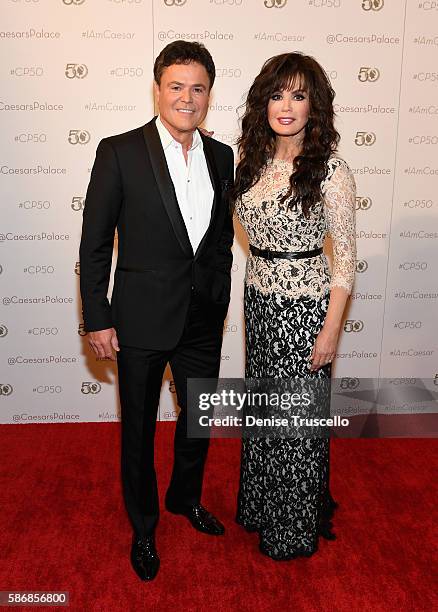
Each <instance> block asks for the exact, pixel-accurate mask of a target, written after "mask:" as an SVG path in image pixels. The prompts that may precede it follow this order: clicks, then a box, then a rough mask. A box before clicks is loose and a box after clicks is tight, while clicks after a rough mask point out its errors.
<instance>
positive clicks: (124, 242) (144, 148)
mask: <svg viewBox="0 0 438 612" xmlns="http://www.w3.org/2000/svg"><path fill="white" fill-rule="evenodd" d="M155 119H156V118H154V119H153V120H152V121H150V122H149V123H147V124H146V125H144V126H143V127H140V128H137V129H134V130H131V131H129V132H126V133H124V134H119V135H117V136H111V137H109V138H104V139H103V140H101V142H100V143H99V145H98V147H97V151H96V159H95V162H94V165H93V169H92V172H91V178H90V183H89V186H88V190H87V195H86V200H85V208H84V215H83V226H82V239H81V246H80V262H81V272H80V286H81V296H82V308H83V316H84V323H85V329H86V330H87V331H96V330H101V329H107V328H110V327H115V329H116V330H117V335H118V339H119V342H120V343H121V344H125V345H127V346H137V347H141V348H149V349H157V350H167V349H170V348H173V347H174V346H176V344H177V342H178V340H179V338H180V336H181V334H182V332H183V327H184V322H185V318H186V314H187V310H188V306H189V303H190V299H191V296H192V295H193V292H195V293H196V295H197V296H198V297H199V298H200V299H201V300H202V301H204V302H205V308H206V309H207V312H208V313H209V316H211V317H212V324H217V321H220V322H221V323H223V320H224V318H225V316H226V312H227V308H228V304H229V300H230V286H231V276H230V272H231V265H232V253H231V245H232V242H233V224H232V217H231V215H230V213H229V206H228V201H227V197H226V196H227V190H228V189H229V188H230V187H231V186H232V184H233V170H234V162H233V152H232V149H231V147H229V146H227V145H224V144H222V143H220V142H218V141H217V140H214V139H212V138H206V137H204V136H203V135H202V134H201V138H202V141H203V144H204V153H205V157H206V160H207V165H208V169H209V173H210V178H211V182H212V185H213V188H214V202H213V206H212V213H211V219H210V225H209V227H208V230H207V232H206V233H205V235H204V237H203V239H202V241H201V243H200V245H199V247H198V249H197V251H196V253H193V249H192V246H191V244H190V240H189V237H188V234H187V230H186V226H185V224H184V220H183V217H182V215H181V211H180V209H179V206H178V201H177V199H176V195H175V190H174V187H173V183H172V180H171V177H170V173H169V170H168V167H167V163H166V158H165V156H164V151H163V148H162V146H161V140H160V137H159V134H158V131H157V128H156V125H155ZM116 228H117V235H118V258H117V267H116V270H115V275H114V289H113V293H112V298H111V304H110V302H109V301H108V299H107V292H108V285H109V280H110V271H111V261H112V252H113V244H114V234H115V230H116Z"/></svg>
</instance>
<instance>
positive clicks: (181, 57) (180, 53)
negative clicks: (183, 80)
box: [154, 40, 216, 89]
mask: <svg viewBox="0 0 438 612" xmlns="http://www.w3.org/2000/svg"><path fill="white" fill-rule="evenodd" d="M192 62H196V63H198V64H201V66H204V68H205V69H206V71H207V74H208V77H209V79H210V89H211V88H212V87H213V83H214V79H215V77H216V68H215V66H214V62H213V58H212V57H211V55H210V52H209V51H208V49H206V48H205V47H204V45H203V44H202V43H198V42H187V41H186V40H177V41H175V42H172V43H170V44H168V45H167V46H166V47H164V49H163V50H162V51H161V53H160V54H159V56H158V57H157V59H156V60H155V64H154V79H155V81H156V82H157V83H158V85H159V84H160V81H161V75H162V74H163V71H164V69H165V68H167V67H168V66H172V65H173V64H191V63H192Z"/></svg>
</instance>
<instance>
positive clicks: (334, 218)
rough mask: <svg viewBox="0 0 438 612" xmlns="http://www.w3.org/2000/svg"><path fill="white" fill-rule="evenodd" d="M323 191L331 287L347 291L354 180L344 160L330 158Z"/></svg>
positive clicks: (350, 284)
mask: <svg viewBox="0 0 438 612" xmlns="http://www.w3.org/2000/svg"><path fill="white" fill-rule="evenodd" d="M322 192H323V195H324V212H325V216H326V219H327V225H328V231H329V233H330V235H331V237H332V241H333V270H332V278H331V282H330V288H332V287H343V288H344V289H346V290H347V291H348V293H349V294H350V293H351V290H352V287H353V282H354V274H355V269H356V183H355V181H354V176H353V174H352V172H351V170H350V168H349V167H348V165H347V164H346V163H345V162H344V161H343V160H341V159H337V158H335V159H332V160H330V162H329V172H328V176H327V178H326V180H325V182H324V185H323V189H322Z"/></svg>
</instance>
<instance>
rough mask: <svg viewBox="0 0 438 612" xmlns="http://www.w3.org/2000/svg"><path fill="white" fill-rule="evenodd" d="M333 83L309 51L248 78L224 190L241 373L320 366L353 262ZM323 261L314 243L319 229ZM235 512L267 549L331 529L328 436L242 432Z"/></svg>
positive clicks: (326, 364)
mask: <svg viewBox="0 0 438 612" xmlns="http://www.w3.org/2000/svg"><path fill="white" fill-rule="evenodd" d="M333 99H334V92H333V90H332V88H331V86H330V82H329V80H328V78H327V76H326V74H325V72H324V71H323V69H322V68H321V67H320V65H319V64H318V63H317V62H316V61H315V60H314V59H313V58H311V57H308V56H303V55H301V54H300V53H288V54H282V55H279V56H276V57H274V58H271V59H270V60H268V61H267V62H266V63H265V65H264V66H263V68H262V70H261V72H260V74H259V75H258V76H257V77H256V79H255V81H254V83H253V85H252V86H251V88H250V90H249V93H248V97H247V101H246V108H245V113H244V116H243V119H242V135H241V137H240V139H239V152H240V161H239V164H238V167H237V172H236V184H235V191H234V194H233V200H234V203H235V210H236V213H237V216H238V218H239V220H240V222H241V224H242V225H243V227H244V229H245V231H246V233H247V235H248V239H249V243H250V253H249V257H248V260H247V268H246V277H245V298H244V304H245V326H246V377H247V378H250V379H259V378H276V379H279V378H284V379H287V378H296V377H300V378H305V379H308V378H312V377H313V378H329V377H330V375H331V361H332V359H333V358H334V356H335V354H336V346H337V342H338V337H339V332H340V329H341V319H342V315H343V311H344V308H345V304H346V301H347V298H348V295H349V294H350V292H351V289H352V284H353V278H354V271H355V259H356V250H355V183H354V178H353V175H352V173H351V171H350V169H349V168H348V166H347V164H346V163H345V162H344V161H343V160H342V159H340V158H339V157H337V156H336V155H335V151H336V148H337V145H338V141H339V134H338V133H337V132H336V130H335V128H334V125H333V120H334V112H333ZM327 233H329V234H330V235H331V238H332V244H333V268H332V271H331V272H330V268H329V265H328V260H327V258H326V256H325V255H324V254H323V253H322V246H323V242H324V238H325V236H326V234H327ZM241 461H242V463H241V476H240V487H239V494H238V509H237V522H238V523H239V524H241V525H242V526H243V527H245V528H246V529H247V530H248V531H257V532H258V534H259V538H260V550H261V551H262V552H263V553H264V554H266V555H268V556H269V557H271V558H273V559H278V560H283V559H291V558H294V557H297V556H310V555H312V554H313V553H314V552H315V551H316V550H317V547H318V538H319V536H320V535H322V536H323V537H325V538H327V539H334V537H335V535H334V534H333V532H332V531H331V528H332V524H331V518H332V515H333V511H334V509H335V507H336V505H337V504H336V503H335V502H334V500H333V498H332V497H331V495H330V491H329V439H328V438H326V437H325V438H324V437H319V438H317V437H313V438H312V437H298V436H292V437H286V438H277V439H275V437H271V436H266V437H259V438H253V439H251V438H248V439H244V440H243V441H242V458H241Z"/></svg>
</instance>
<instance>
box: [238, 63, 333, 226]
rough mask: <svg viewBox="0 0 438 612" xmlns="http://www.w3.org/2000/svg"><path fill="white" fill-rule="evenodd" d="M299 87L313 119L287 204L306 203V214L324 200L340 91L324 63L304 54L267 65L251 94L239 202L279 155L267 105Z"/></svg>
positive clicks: (241, 143)
mask: <svg viewBox="0 0 438 612" xmlns="http://www.w3.org/2000/svg"><path fill="white" fill-rule="evenodd" d="M297 83H298V84H299V88H300V89H301V90H303V91H305V92H307V94H308V96H309V104H310V113H309V120H308V122H307V125H306V126H305V128H304V130H305V132H304V138H303V144H302V149H301V151H300V154H299V155H297V156H296V157H295V159H294V166H293V168H294V170H293V172H292V175H291V177H290V188H289V190H288V192H287V193H286V194H285V195H284V197H283V198H282V199H281V201H282V202H284V201H285V200H286V199H288V198H289V197H291V196H292V198H291V200H290V206H291V207H294V206H296V205H297V204H298V202H301V206H302V210H303V213H304V215H306V216H307V215H308V213H309V210H310V208H311V207H312V206H314V205H315V204H316V203H317V202H318V201H320V200H321V197H322V194H321V181H323V180H324V178H325V176H326V171H327V161H328V159H329V157H330V155H331V154H332V153H333V152H334V151H336V149H337V146H338V143H339V134H338V132H337V131H336V129H335V127H334V110H333V100H334V97H335V92H334V91H333V88H332V86H331V84H330V81H329V78H328V76H327V74H326V73H325V71H324V69H323V68H322V67H321V66H320V65H319V64H318V62H317V61H316V60H315V59H314V58H313V57H310V56H308V55H303V54H302V53H298V52H296V53H283V54H281V55H276V56H275V57H271V58H270V59H269V60H267V61H266V62H265V63H264V65H263V67H262V69H261V71H260V74H259V75H258V76H257V77H256V78H255V80H254V83H253V84H252V85H251V88H250V90H249V92H248V96H247V99H246V104H245V105H244V106H245V112H244V115H243V117H242V135H241V136H240V138H239V139H238V140H237V145H238V148H239V158H240V161H239V163H238V165H237V170H236V180H235V185H234V189H233V190H232V193H231V201H232V206H234V203H235V202H236V200H237V199H238V198H239V197H241V196H242V195H243V194H244V193H246V192H247V191H248V189H250V188H251V187H252V186H253V185H254V184H255V183H257V181H258V180H259V178H260V176H261V173H262V171H263V169H264V168H265V166H266V164H267V163H268V161H269V160H271V159H272V158H273V157H274V155H275V150H276V135H275V132H274V131H273V130H272V128H271V127H270V125H269V122H268V115H267V106H268V102H269V100H270V98H271V96H272V95H273V94H274V93H275V92H279V91H284V90H289V89H291V88H292V87H295V85H296V84H297Z"/></svg>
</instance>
